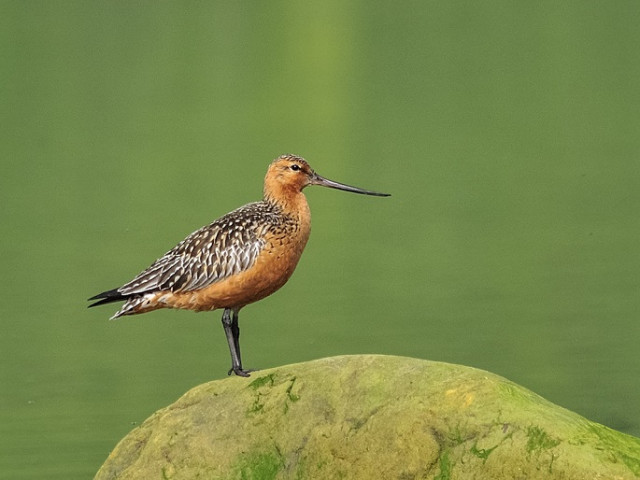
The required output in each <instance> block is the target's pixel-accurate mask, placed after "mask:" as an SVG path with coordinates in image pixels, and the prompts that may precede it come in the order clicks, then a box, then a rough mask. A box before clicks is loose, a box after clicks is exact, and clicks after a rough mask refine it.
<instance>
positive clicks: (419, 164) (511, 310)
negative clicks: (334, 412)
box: [0, 0, 640, 479]
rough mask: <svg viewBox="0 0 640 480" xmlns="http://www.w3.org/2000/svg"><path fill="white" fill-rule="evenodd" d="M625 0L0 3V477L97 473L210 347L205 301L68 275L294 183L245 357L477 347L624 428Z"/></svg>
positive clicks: (283, 359) (148, 250)
mask: <svg viewBox="0 0 640 480" xmlns="http://www.w3.org/2000/svg"><path fill="white" fill-rule="evenodd" d="M639 20H640V3H638V2H635V1H631V0H630V1H615V2H595V1H585V2H554V1H542V2H534V3H522V2H517V3H514V2H488V3H486V2H461V1H453V2H435V1H413V2H402V3H401V4H399V3H397V2H364V1H356V2H342V1H329V2H317V3H309V2H306V3H304V2H291V3H289V2H280V1H270V2H254V1H246V2H189V3H184V4H182V3H168V2H167V3H161V4H156V3H152V2H148V3H135V4H133V3H129V2H101V1H99V2H71V1H65V2H44V1H31V2H22V1H6V2H2V3H0V39H1V41H0V59H1V62H2V68H1V69H0V75H1V83H0V84H1V85H2V87H1V88H0V102H1V103H0V121H1V125H2V127H1V131H2V141H1V142H0V162H1V167H2V168H1V172H0V201H1V204H2V207H1V209H0V225H2V232H3V234H2V235H0V246H1V250H0V251H1V254H2V266H3V272H4V275H3V276H2V279H1V280H0V285H1V287H2V292H3V301H2V303H1V306H0V317H1V320H2V334H1V335H0V360H1V365H2V366H1V367H0V385H1V386H0V429H1V430H0V452H2V454H0V478H11V479H26V478H49V479H53V478H60V479H69V478H88V477H91V476H92V475H93V474H94V473H95V471H96V470H97V469H98V467H99V465H100V464H101V463H102V462H103V461H104V459H105V458H106V456H107V455H108V453H109V451H110V449H111V448H113V446H114V445H115V443H116V442H117V441H118V440H119V439H120V438H121V437H122V436H124V435H125V434H126V433H127V432H128V431H129V430H130V429H131V428H132V426H133V425H135V424H137V423H139V422H141V421H142V420H144V419H145V418H146V417H147V416H149V415H150V414H151V413H152V412H154V411H155V410H156V409H158V408H160V407H163V406H165V405H167V404H169V403H170V402H172V401H174V400H175V399H176V398H177V397H179V396H180V395H181V394H182V393H184V392H185V391H186V390H187V389H189V388H190V387H193V386H195V385H197V384H200V383H202V382H206V381H208V380H211V379H217V378H223V377H224V376H225V373H226V370H227V368H228V365H229V359H228V352H227V347H226V344H225V340H224V335H223V332H222V328H221V326H220V312H214V313H211V314H198V315H196V314H193V313H191V312H176V311H160V312H154V313H151V314H148V315H143V316H139V317H133V318H127V319H122V320H119V321H117V322H109V321H108V320H107V319H108V317H109V316H111V315H112V314H113V312H114V311H115V309H116V308H117V306H114V307H113V308H111V307H102V308H96V309H92V310H87V309H86V308H85V306H86V302H85V299H86V298H87V297H89V296H91V295H93V294H95V293H98V292H100V291H102V290H105V289H108V288H113V287H116V286H118V285H120V284H122V283H123V282H125V281H127V280H129V279H130V278H131V277H132V276H133V275H135V274H137V273H138V272H139V271H140V270H141V269H143V268H145V267H147V266H148V265H149V264H150V263H151V261H153V260H154V259H155V258H156V257H157V256H159V255H161V254H162V253H164V252H165V251H166V250H168V249H169V248H170V247H172V246H173V245H174V244H175V243H176V242H178V241H179V240H181V239H182V238H183V237H184V236H185V235H186V234H187V233H189V232H191V231H193V230H195V229H196V228H198V227H199V226H201V225H203V224H205V223H208V222H210V221H211V220H213V219H215V218H216V217H218V216H220V215H221V214H223V213H225V212H227V211H229V210H231V209H233V208H235V207H237V206H239V205H241V204H243V203H246V202H249V201H253V200H257V199H258V198H259V197H260V194H261V188H262V178H263V175H264V173H265V170H266V166H267V165H268V163H269V162H270V161H271V159H272V158H274V157H276V156H277V155H279V154H281V153H286V152H292V153H297V154H300V155H303V156H305V157H306V158H307V159H308V160H309V162H310V163H311V164H312V166H314V167H315V168H316V170H317V171H318V172H319V173H320V174H322V175H324V176H326V177H328V178H332V179H335V180H338V181H342V182H345V183H350V184H354V185H358V186H361V187H364V188H370V189H376V190H380V191H388V192H390V193H392V194H393V196H392V197H390V198H372V197H362V196H357V195H350V194H348V193H344V192H338V191H334V190H328V189H320V188H317V187H316V188H315V189H313V188H311V189H309V190H308V191H307V192H308V198H309V202H310V204H311V208H312V211H313V224H314V225H313V233H312V236H311V240H310V242H309V244H308V246H307V251H306V252H305V254H304V256H303V258H302V260H301V263H300V265H299V267H298V271H297V272H296V274H295V275H294V276H293V278H292V280H291V281H290V282H289V284H288V285H287V286H286V287H285V288H283V289H282V290H281V291H280V292H278V293H277V294H276V295H274V296H272V297H270V298H268V299H266V300H264V301H262V302H260V303H258V304H255V305H251V306H249V307H247V308H246V309H244V310H243V311H242V312H241V316H240V322H241V327H242V347H243V356H244V360H245V365H246V366H247V367H263V368H265V367H272V366H277V365H282V364H287V363H293V362H299V361H304V360H310V359H314V358H319V357H324V356H330V355H339V354H355V353H365V352H366V353H384V354H393V355H406V356H413V357H419V358H425V359H432V360H441V361H448V362H454V363H461V364H466V365H471V366H475V367H478V368H483V369H487V370H490V371H492V372H495V373H498V374H500V375H503V376H506V377H508V378H509V379H511V380H513V381H515V382H518V383H520V384H522V385H524V386H526V387H528V388H530V389H532V390H534V391H536V392H537V393H539V394H541V395H543V396H544V397H546V398H548V399H549V400H551V401H553V402H555V403H557V404H560V405H562V406H564V407H567V408H569V409H571V410H574V411H576V412H578V413H580V414H582V415H584V416H586V417H588V418H590V419H592V420H595V421H598V422H601V423H604V424H606V425H608V426H610V427H613V428H616V429H619V430H622V431H625V432H628V433H631V434H634V435H640V381H638V378H640V357H639V356H638V344H639V339H640V322H638V317H639V312H640V296H639V295H638V293H639V287H640V275H639V273H638V272H639V271H640V247H639V242H638V239H639V235H640V216H639V215H638V212H639V209H640V135H639V134H640V88H638V78H640V56H639V55H638V52H639V51H640V30H638V21H639Z"/></svg>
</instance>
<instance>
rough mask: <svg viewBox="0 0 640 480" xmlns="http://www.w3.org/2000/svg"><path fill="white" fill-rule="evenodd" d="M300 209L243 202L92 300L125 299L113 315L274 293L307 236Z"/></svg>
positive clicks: (230, 303)
mask: <svg viewBox="0 0 640 480" xmlns="http://www.w3.org/2000/svg"><path fill="white" fill-rule="evenodd" d="M305 205H306V202H305ZM303 210H304V209H303ZM302 213H303V214H305V213H306V215H300V212H286V211H284V210H283V209H282V208H281V207H280V206H279V205H277V204H274V203H271V202H267V201H261V202H255V203H250V204H247V205H245V206H243V207H240V208H238V209H236V210H234V211H232V212H230V213H228V214H226V215H224V216H222V217H220V218H219V219H217V220H216V221H214V222H213V223H211V224H209V225H207V226H204V227H202V228H200V229H199V230H196V231H195V232H193V233H192V234H190V235H189V236H187V237H186V238H185V239H184V240H183V241H182V242H180V243H179V244H178V245H176V246H175V247H174V248H172V249H171V250H169V251H168V252H167V253H166V254H165V255H163V256H162V257H160V258H159V259H158V260H156V261H155V262H154V263H153V264H152V265H151V266H150V267H149V268H147V269H146V270H144V271H143V272H141V273H140V274H139V275H137V276H136V277H135V278H134V279H133V280H131V281H130V282H128V283H126V284H125V285H123V286H122V287H120V288H118V289H115V290H110V291H108V292H103V294H100V295H97V296H96V297H94V298H96V299H102V300H100V302H97V303H100V304H102V303H106V302H109V301H118V300H126V303H125V304H124V305H123V306H122V308H121V309H120V310H119V311H118V312H117V313H116V314H115V315H114V316H113V317H112V318H117V317H119V316H122V315H131V314H135V313H143V312H146V311H150V310H155V309H158V308H186V309H190V310H196V311H201V310H214V309H216V308H231V307H235V308H240V307H242V306H244V305H246V304H248V303H252V302H253V301H256V300H259V299H260V298H264V297H265V296H267V295H269V294H271V293H273V291H275V290H277V289H278V288H280V287H281V286H282V285H283V284H284V283H285V282H286V281H287V280H288V278H289V277H290V275H291V273H293V269H294V268H295V266H296V264H297V262H298V259H299V258H300V255H301V254H302V250H303V249H304V245H305V244H306V242H307V239H308V237H309V227H310V225H309V219H308V206H307V207H306V212H305V211H303V212H302Z"/></svg>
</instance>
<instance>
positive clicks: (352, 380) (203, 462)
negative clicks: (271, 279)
mask: <svg viewBox="0 0 640 480" xmlns="http://www.w3.org/2000/svg"><path fill="white" fill-rule="evenodd" d="M639 477H640V439H637V438H634V437H630V436H628V435H625V434H622V433H619V432H616V431H614V430H611V429H609V428H607V427H604V426H602V425H599V424H597V423H593V422H590V421H588V420H586V419H585V418H583V417H580V416H579V415H577V414H575V413H572V412H570V411H568V410H565V409H563V408H560V407H558V406H556V405H553V404H552V403H550V402H548V401H546V400H544V399H543V398H541V397H539V396H538V395H536V394H534V393H532V392H531V391H529V390H526V389H525V388H523V387H520V386H518V385H516V384H514V383H512V382H509V381H508V380H505V379H504V378H501V377H499V376H496V375H493V374H491V373H488V372H485V371H482V370H477V369H474V368H469V367H463V366H459V365H451V364H446V363H437V362H429V361H425V360H417V359H411V358H401V357H391V356H380V355H358V356H343V357H332V358H325V359H321V360H316V361H312V362H306V363H299V364H295V365H287V366H284V367H279V368H274V369H270V370H263V371H259V372H254V373H253V374H252V376H251V377H250V378H240V377H232V378H227V379H223V380H217V381H213V382H209V383H206V384H203V385H200V386H198V387H195V388H194V389H192V390H190V391H189V392H187V393H186V394H185V395H184V396H183V397H182V398H180V399H179V400H178V401H177V402H175V403H174V404H173V405H170V406H169V407H167V408H164V409H162V410H159V411H158V412H156V413H155V414H153V415H152V416H151V417H150V418H149V419H147V420H146V421H145V422H144V423H143V424H141V425H140V426H139V427H137V428H135V429H134V430H133V431H132V432H131V433H129V435H127V436H126V437H125V438H124V439H123V440H122V441H121V442H120V443H119V444H118V445H117V447H116V448H115V450H114V451H113V452H112V453H111V455H109V458H108V459H107V461H106V462H105V463H104V465H103V466H102V468H101V469H100V471H99V472H98V474H97V476H96V478H97V479H99V480H103V479H115V478H118V479H141V478H144V479H193V478H204V479H240V480H244V479H247V480H248V479H260V480H262V479H323V480H329V479H403V480H409V479H434V480H447V479H491V480H496V479H537V478H544V479H576V480H577V479H584V480H594V479H632V478H639Z"/></svg>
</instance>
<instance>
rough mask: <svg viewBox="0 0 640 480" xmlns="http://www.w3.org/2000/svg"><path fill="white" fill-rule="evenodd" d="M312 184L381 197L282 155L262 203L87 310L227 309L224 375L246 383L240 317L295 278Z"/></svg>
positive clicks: (194, 237)
mask: <svg viewBox="0 0 640 480" xmlns="http://www.w3.org/2000/svg"><path fill="white" fill-rule="evenodd" d="M314 184H315V185H323V186H327V187H331V188H338V189H341V190H347V191H352V192H355V193H363V194H367V195H376V196H386V194H380V193H376V192H371V191H367V190H362V189H359V188H355V187H350V186H348V185H344V184H340V183H337V182H333V181H331V180H327V179H325V178H322V177H320V176H319V175H317V174H316V173H315V172H314V171H313V170H312V169H311V167H310V166H309V165H308V163H307V162H306V161H305V160H304V159H302V158H301V157H298V156H295V155H283V156H281V157H278V158H277V159H276V160H274V161H273V162H272V163H271V165H270V166H269V169H268V171H267V175H266V177H265V187H264V198H263V200H262V201H260V202H255V203H250V204H247V205H245V206H243V207H240V208H238V209H236V210H234V211H232V212H230V213H228V214H226V215H224V216H223V217H220V218H219V219H218V220H216V221H214V222H213V223H211V224H210V225H207V226H205V227H202V228H200V229H199V230H196V231H195V232H193V233H192V234H191V235H189V236H188V237H187V238H185V239H184V240H183V241H182V242H180V243H179V244H178V245H176V246H175V247H174V248H172V249H171V250H169V251H168V252H167V253H166V254H165V255H163V256H162V257H160V258H159V259H158V260H156V261H155V262H154V263H153V264H151V266H150V267H149V268H147V269H146V270H144V271H143V272H142V273H140V274H139V275H138V276H136V277H135V278H134V279H133V280H131V281H130V282H128V283H126V284H125V285H123V286H122V287H120V288H116V289H113V290H108V291H106V292H103V293H100V294H98V295H96V296H95V297H92V298H90V300H98V301H97V302H96V303H94V304H92V305H90V306H91V307H93V306H96V305H102V304H105V303H110V302H115V301H122V300H124V301H125V303H124V305H123V306H122V308H121V309H120V310H118V312H116V314H115V315H114V316H113V317H111V318H112V319H115V318H118V317H120V316H123V315H134V314H137V313H144V312H148V311H151V310H156V309H159V308H182V309H188V310H194V311H205V310H215V309H218V308H224V309H225V312H224V315H223V325H224V327H225V333H226V334H227V340H228V341H229V348H230V350H231V356H232V369H231V370H230V372H229V373H231V372H232V371H233V372H234V373H236V374H237V375H242V376H248V371H247V370H243V369H242V363H241V360H240V348H239V344H238V336H239V329H238V324H237V319H238V311H239V310H240V309H241V308H242V307H244V306H245V305H248V304H249V303H253V302H255V301H257V300H260V299H262V298H264V297H266V296H268V295H270V294H272V293H273V292H275V291H276V290H277V289H279V288H280V287H281V286H282V285H284V284H285V283H286V281H287V280H288V279H289V277H290V276H291V274H292V273H293V271H294V269H295V267H296V265H297V263H298V260H299V259H300V256H301V255H302V251H303V250H304V247H305V245H306V243H307V240H308V238H309V233H310V231H311V215H310V212H309V206H308V204H307V201H306V198H305V196H304V194H303V193H302V189H303V188H304V187H306V186H307V185H314ZM231 314H233V317H231Z"/></svg>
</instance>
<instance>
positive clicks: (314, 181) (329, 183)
mask: <svg viewBox="0 0 640 480" xmlns="http://www.w3.org/2000/svg"><path fill="white" fill-rule="evenodd" d="M310 184H311V185H320V186H322V187H329V188H335V189H337V190H344V191H345V192H353V193H360V194H362V195H373V196H374V197H389V196H391V194H390V193H380V192H372V191H371V190H364V189H362V188H358V187H352V186H351V185H345V184H344V183H339V182H334V181H333V180H329V179H328V178H324V177H321V176H320V175H318V174H317V173H315V172H314V174H313V177H312V178H311V182H310Z"/></svg>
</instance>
